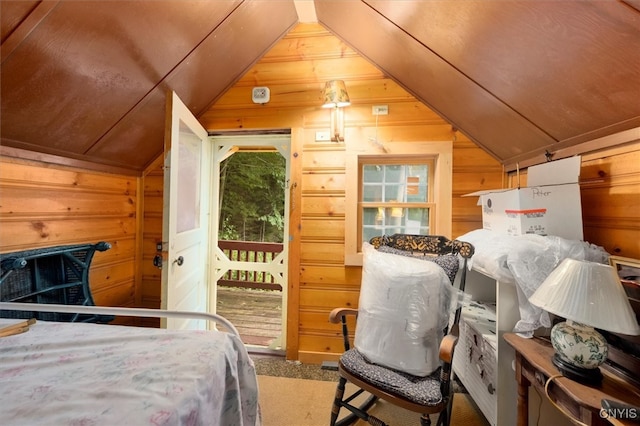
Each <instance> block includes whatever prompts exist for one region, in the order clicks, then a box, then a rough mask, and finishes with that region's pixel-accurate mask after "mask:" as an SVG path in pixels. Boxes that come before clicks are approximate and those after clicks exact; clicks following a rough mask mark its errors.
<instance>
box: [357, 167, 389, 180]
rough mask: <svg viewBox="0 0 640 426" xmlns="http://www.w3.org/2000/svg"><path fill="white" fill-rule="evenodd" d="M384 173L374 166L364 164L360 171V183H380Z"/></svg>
mask: <svg viewBox="0 0 640 426" xmlns="http://www.w3.org/2000/svg"><path fill="white" fill-rule="evenodd" d="M383 176H384V171H383V169H382V167H380V166H378V165H374V164H365V165H364V166H363V169H362V181H363V182H365V183H372V182H382V179H383Z"/></svg>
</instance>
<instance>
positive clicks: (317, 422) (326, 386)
mask: <svg viewBox="0 0 640 426" xmlns="http://www.w3.org/2000/svg"><path fill="white" fill-rule="evenodd" d="M351 386H352V385H351V384H347V390H349V388H350V387H351ZM258 387H259V390H260V409H261V413H262V424H263V426H327V425H328V424H329V419H330V416H331V404H332V401H333V397H334V394H335V390H336V383H335V382H331V381H325V380H309V379H295V378H289V377H275V376H260V375H259V376H258ZM343 411H345V410H344V409H343V410H342V412H343ZM342 412H341V415H342V414H344V415H346V414H347V413H342ZM370 413H371V414H373V415H375V416H376V417H378V418H379V419H381V420H383V421H385V422H386V423H388V424H390V425H392V426H418V425H419V424H420V416H419V414H417V413H413V412H411V411H407V410H404V409H402V408H398V407H395V406H393V405H391V404H388V403H387V402H386V401H379V402H377V403H376V405H375V406H374V407H372V408H371V410H370ZM436 418H437V417H434V418H433V419H432V420H433V421H434V423H435V419H436ZM365 424H366V423H364V422H362V421H358V422H357V423H355V425H356V426H364V425H365ZM451 425H452V426H488V425H489V423H488V422H487V421H486V420H485V419H484V417H483V416H482V415H481V414H480V413H479V411H478V409H477V407H476V406H475V405H474V403H473V401H472V400H471V398H470V397H469V396H468V394H461V393H456V394H455V396H454V400H453V416H452V419H451Z"/></svg>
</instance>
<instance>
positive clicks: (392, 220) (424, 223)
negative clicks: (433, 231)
mask: <svg viewBox="0 0 640 426" xmlns="http://www.w3.org/2000/svg"><path fill="white" fill-rule="evenodd" d="M383 234H384V235H393V234H423V235H428V234H429V209H428V208H401V207H387V208H382V207H379V208H375V207H367V208H364V209H363V214H362V235H363V239H364V241H369V240H370V239H371V238H372V237H375V236H379V235H383Z"/></svg>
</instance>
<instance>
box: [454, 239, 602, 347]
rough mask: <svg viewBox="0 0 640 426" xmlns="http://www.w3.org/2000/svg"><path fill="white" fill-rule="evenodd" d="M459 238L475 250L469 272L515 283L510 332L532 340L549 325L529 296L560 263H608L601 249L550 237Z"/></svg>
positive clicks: (575, 241)
mask: <svg viewBox="0 0 640 426" xmlns="http://www.w3.org/2000/svg"><path fill="white" fill-rule="evenodd" d="M458 239H459V240H461V241H466V242H469V243H471V244H473V245H474V247H475V249H476V250H475V253H474V255H473V257H472V258H471V260H470V262H469V263H468V265H469V268H470V269H475V270H477V271H479V272H482V273H484V274H485V275H488V276H490V277H492V278H494V279H496V280H498V281H500V282H509V283H515V284H516V292H517V295H518V307H519V310H520V321H518V322H517V323H516V325H515V327H514V329H513V331H514V332H516V333H518V334H520V335H521V336H523V337H532V336H533V332H534V331H535V330H536V329H538V328H540V327H550V326H551V321H550V319H549V315H548V314H547V312H545V311H544V310H542V309H541V308H538V307H537V306H534V305H533V304H531V303H530V302H529V297H531V295H532V294H533V293H534V292H535V291H536V290H537V288H538V287H539V286H540V284H542V282H543V281H544V280H545V279H546V278H547V276H548V275H549V274H550V273H551V271H553V270H554V269H555V268H556V266H558V265H559V264H560V262H562V261H563V260H564V259H566V258H571V259H576V260H588V261H591V262H599V263H607V262H608V260H609V254H608V253H607V252H606V251H605V250H604V249H603V248H602V247H599V246H595V245H593V244H589V243H587V242H584V241H577V240H567V239H565V238H561V237H557V236H553V235H549V236H543V235H532V234H527V235H518V236H509V235H505V234H501V233H498V232H493V231H489V230H486V229H477V230H475V231H471V232H469V233H467V234H464V235H462V236H460V237H458Z"/></svg>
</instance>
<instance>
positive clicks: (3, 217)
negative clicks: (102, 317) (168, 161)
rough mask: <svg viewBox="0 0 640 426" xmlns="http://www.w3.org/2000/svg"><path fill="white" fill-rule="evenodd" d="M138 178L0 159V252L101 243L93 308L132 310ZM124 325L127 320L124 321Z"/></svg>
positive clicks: (94, 275) (93, 272)
mask: <svg viewBox="0 0 640 426" xmlns="http://www.w3.org/2000/svg"><path fill="white" fill-rule="evenodd" d="M137 185H138V178H136V177H132V176H123V175H112V174H106V173H96V172H93V171H90V170H83V169H77V168H71V167H63V166H55V165H52V164H42V163H36V162H26V161H23V160H15V159H11V158H7V157H0V221H1V226H0V252H2V253H6V252H13V251H20V250H27V249H33V248H40V247H51V246H59V245H69V244H85V243H97V242H99V241H106V242H108V243H110V244H111V246H112V248H111V249H110V250H108V251H105V252H96V254H95V256H94V259H93V262H92V266H91V270H90V278H89V280H90V281H89V282H90V284H91V289H92V293H93V295H94V298H95V301H96V304H98V305H107V306H134V305H135V292H136V285H135V270H136V244H137V238H136V231H137V226H138V224H137V221H136V217H137V207H138V188H137ZM124 322H126V321H124Z"/></svg>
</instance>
